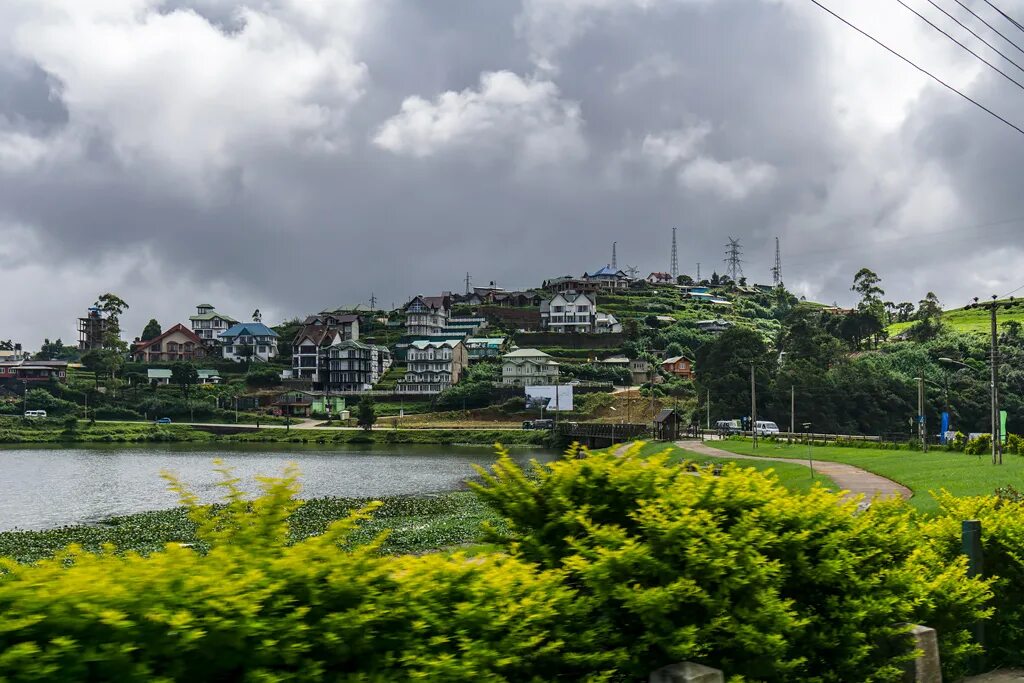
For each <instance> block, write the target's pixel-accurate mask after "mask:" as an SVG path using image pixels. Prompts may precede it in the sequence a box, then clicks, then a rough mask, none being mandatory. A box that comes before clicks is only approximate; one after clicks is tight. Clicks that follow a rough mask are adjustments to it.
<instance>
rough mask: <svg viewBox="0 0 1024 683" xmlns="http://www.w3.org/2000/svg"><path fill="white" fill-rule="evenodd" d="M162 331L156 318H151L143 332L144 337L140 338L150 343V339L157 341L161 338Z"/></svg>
mask: <svg viewBox="0 0 1024 683" xmlns="http://www.w3.org/2000/svg"><path fill="white" fill-rule="evenodd" d="M161 332H162V330H161V329H160V323H159V322H157V319H156V318H150V319H149V322H148V323H146V327H145V329H143V330H142V336H141V337H139V339H141V340H142V341H149V340H150V339H156V338H157V337H159V336H160V334H161Z"/></svg>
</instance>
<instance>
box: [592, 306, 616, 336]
mask: <svg viewBox="0 0 1024 683" xmlns="http://www.w3.org/2000/svg"><path fill="white" fill-rule="evenodd" d="M594 332H596V333H598V334H620V333H621V332H622V323H620V322H619V320H618V318H616V317H615V316H614V315H612V314H611V313H601V312H600V311H599V312H598V313H597V314H596V315H595V316H594Z"/></svg>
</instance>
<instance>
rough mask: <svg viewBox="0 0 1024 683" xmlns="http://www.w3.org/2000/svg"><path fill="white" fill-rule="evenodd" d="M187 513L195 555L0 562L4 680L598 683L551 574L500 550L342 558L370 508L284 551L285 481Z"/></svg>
mask: <svg viewBox="0 0 1024 683" xmlns="http://www.w3.org/2000/svg"><path fill="white" fill-rule="evenodd" d="M264 485H265V492H264V495H263V496H262V497H261V498H260V499H258V500H257V501H255V502H253V503H252V504H251V505H250V504H249V503H247V502H246V501H245V500H244V499H243V497H242V495H241V493H240V492H239V491H238V490H237V488H235V486H234V484H233V481H231V480H229V481H228V482H227V484H226V487H227V489H228V504H227V506H226V507H224V508H223V509H211V508H202V507H198V506H197V505H196V501H195V499H194V497H192V496H190V495H189V494H187V493H184V492H183V497H184V499H185V502H186V503H188V504H189V505H191V506H192V507H193V515H194V517H195V519H196V521H197V523H198V526H199V529H200V535H201V537H202V538H203V539H204V545H205V547H204V549H203V550H205V552H203V551H200V550H199V549H194V548H183V547H178V546H175V545H172V546H168V547H167V549H166V550H165V551H163V552H159V553H155V554H153V555H151V556H150V557H148V558H143V557H140V556H138V555H131V554H129V555H126V556H121V555H117V554H115V553H114V552H113V549H110V550H109V551H108V552H103V553H99V554H91V553H86V552H82V551H81V550H80V549H76V548H70V549H68V551H66V552H65V553H63V554H62V555H60V556H59V557H56V558H54V559H53V560H48V561H44V562H42V563H40V564H38V565H36V566H26V565H19V564H16V563H14V562H11V561H6V560H0V572H2V576H0V680H3V681H30V680H32V681H38V680H54V681H56V680H59V681H154V680H155V681H160V680H163V681H171V680H173V681H189V682H193V681H230V680H242V679H245V680H254V681H284V680H296V681H298V680H302V681H316V680H331V681H394V680H409V679H421V680H432V681H433V680H436V681H445V680H492V681H529V680H550V678H552V677H556V676H564V677H567V678H569V679H573V680H581V679H584V678H586V677H588V676H594V677H595V679H596V677H597V676H599V675H600V674H601V672H602V671H603V670H605V669H607V668H608V666H609V664H608V662H609V661H610V657H609V655H607V654H605V653H603V652H602V651H601V649H600V642H599V641H598V640H597V639H596V637H597V636H598V635H601V634H598V633H595V632H594V631H593V629H591V628H590V627H588V625H587V619H586V618H585V615H582V614H581V613H580V609H581V608H580V607H579V606H578V605H577V603H576V600H575V596H574V592H573V591H572V590H571V589H570V588H568V587H566V586H565V585H564V584H563V582H562V581H561V577H560V576H559V575H558V574H557V573H554V572H541V571H537V569H536V568H535V567H534V566H532V565H530V564H527V563H524V562H522V561H520V560H516V559H513V558H510V557H507V556H503V555H493V556H486V557H478V558H472V559H468V558H466V557H463V556H461V555H454V556H452V557H442V556H437V555H435V556H421V557H413V556H406V557H397V558H396V557H381V556H380V555H379V554H378V553H377V551H376V547H375V546H374V545H369V546H367V547H362V548H359V549H357V550H355V551H352V552H344V551H340V550H339V549H338V545H339V544H340V543H341V542H343V541H344V538H345V536H346V535H347V534H348V533H349V532H350V531H351V529H352V528H353V526H354V525H355V524H356V523H357V522H358V521H359V520H360V519H361V518H363V517H365V516H366V515H367V514H369V512H370V510H364V511H362V512H360V513H357V514H354V515H353V516H352V517H350V518H349V519H347V520H344V521H342V522H337V523H335V524H334V525H332V526H331V527H330V529H329V530H328V532H327V533H326V534H324V535H323V536H319V537H315V538H311V539H308V540H305V541H302V542H299V543H297V544H295V545H292V546H288V545H286V537H287V517H288V514H289V512H290V510H291V509H292V507H293V505H294V503H292V502H291V501H290V497H291V495H292V494H293V493H294V491H295V487H294V479H293V478H288V479H285V480H281V481H273V480H267V481H266V482H265V484H264Z"/></svg>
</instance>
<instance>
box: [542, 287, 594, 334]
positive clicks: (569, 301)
mask: <svg viewBox="0 0 1024 683" xmlns="http://www.w3.org/2000/svg"><path fill="white" fill-rule="evenodd" d="M596 317H597V298H596V297H594V296H593V295H591V294H584V293H582V292H562V293H559V294H556V295H555V296H554V297H553V298H552V299H545V300H544V301H542V302H540V325H541V328H542V329H545V330H548V331H549V332H593V331H594V326H595V320H596Z"/></svg>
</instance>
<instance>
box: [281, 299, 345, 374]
mask: <svg viewBox="0 0 1024 683" xmlns="http://www.w3.org/2000/svg"><path fill="white" fill-rule="evenodd" d="M349 339H351V340H353V341H356V340H358V339H359V316H358V315H356V314H354V313H339V312H323V313H318V314H316V315H311V316H308V317H307V318H306V319H305V320H303V321H302V327H300V328H299V330H298V332H296V333H295V339H294V340H293V341H292V377H294V378H295V379H304V380H308V381H311V382H313V383H314V384H320V383H322V382H325V381H327V349H328V348H329V347H330V346H331V345H333V344H337V343H339V342H342V341H345V340H349Z"/></svg>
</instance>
